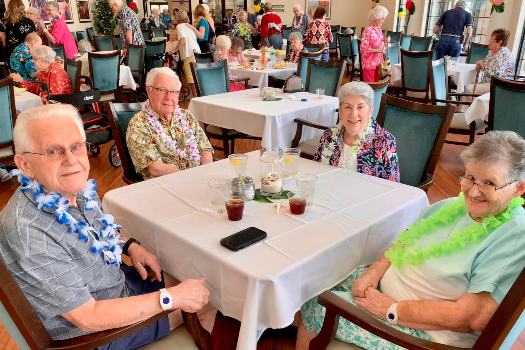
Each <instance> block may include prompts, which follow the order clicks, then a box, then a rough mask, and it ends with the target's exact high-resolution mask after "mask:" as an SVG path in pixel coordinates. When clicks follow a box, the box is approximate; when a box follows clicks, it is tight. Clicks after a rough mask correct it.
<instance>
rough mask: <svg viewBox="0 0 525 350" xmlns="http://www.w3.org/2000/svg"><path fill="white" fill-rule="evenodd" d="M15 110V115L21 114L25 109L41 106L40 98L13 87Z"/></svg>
mask: <svg viewBox="0 0 525 350" xmlns="http://www.w3.org/2000/svg"><path fill="white" fill-rule="evenodd" d="M14 90H15V108H16V113H17V114H18V113H21V112H23V111H25V110H26V109H29V108H32V107H39V106H42V105H43V103H42V99H41V98H40V96H38V95H35V94H33V93H31V92H29V91H26V90H25V89H24V88H18V87H15V88H14Z"/></svg>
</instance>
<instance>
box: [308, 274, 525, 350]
mask: <svg viewBox="0 0 525 350" xmlns="http://www.w3.org/2000/svg"><path fill="white" fill-rule="evenodd" d="M317 302H318V303H319V304H321V305H323V306H324V307H325V308H326V315H325V319H324V323H323V327H322V328H321V332H319V334H318V335H317V337H315V338H314V339H313V340H312V341H311V342H310V350H323V349H327V350H331V349H334V350H335V349H336V347H337V349H339V350H344V349H355V347H354V346H352V345H350V344H347V343H343V342H340V341H335V340H334V337H335V332H336V331H337V325H338V324H339V317H343V318H344V319H346V320H349V321H350V322H352V323H354V324H355V325H357V326H359V327H361V328H363V329H364V330H366V331H368V332H371V333H373V334H375V335H377V336H379V337H381V338H383V339H385V340H387V341H389V342H391V343H394V344H397V345H399V346H402V347H404V348H407V349H414V350H430V349H434V350H467V349H466V348H458V347H455V346H450V345H444V344H440V343H434V342H432V341H427V340H422V339H419V338H416V337H414V336H411V335H408V334H406V333H403V332H401V331H398V330H397V329H394V328H392V327H390V326H388V325H387V324H386V323H385V322H382V321H380V320H378V319H377V318H376V317H374V316H372V315H371V314H370V313H368V312H366V311H364V310H363V309H361V308H359V307H358V306H356V305H354V304H352V303H350V302H348V301H346V300H344V299H342V298H340V297H339V296H337V295H336V294H334V293H332V292H331V291H325V292H323V293H322V294H321V295H320V296H319V297H318V299H317ZM524 309H525V269H523V270H522V271H521V273H520V275H519V276H518V278H517V279H516V281H515V282H514V284H513V285H512V287H511V289H510V290H509V292H508V293H507V295H506V296H505V298H504V299H503V301H502V302H501V304H500V305H499V307H498V308H497V310H496V312H495V313H494V315H493V316H492V318H491V319H490V321H489V323H488V324H487V325H486V326H485V329H484V330H483V331H482V332H481V334H480V335H479V337H478V339H477V340H476V343H475V344H474V345H473V346H472V347H471V348H468V349H471V350H489V349H490V350H497V349H503V348H502V347H501V346H502V344H503V342H504V341H505V340H506V338H507V336H509V332H510V331H511V330H512V329H513V326H514V325H515V324H516V323H517V322H518V321H519V319H520V316H521V315H522V314H523V311H524ZM508 348H509V347H505V349H508Z"/></svg>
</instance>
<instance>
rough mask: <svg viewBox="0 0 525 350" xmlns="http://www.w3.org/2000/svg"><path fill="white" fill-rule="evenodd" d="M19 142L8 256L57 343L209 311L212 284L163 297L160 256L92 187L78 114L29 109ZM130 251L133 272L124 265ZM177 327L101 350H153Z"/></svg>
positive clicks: (1, 243) (6, 227)
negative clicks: (126, 233) (168, 313)
mask: <svg viewBox="0 0 525 350" xmlns="http://www.w3.org/2000/svg"><path fill="white" fill-rule="evenodd" d="M13 135H14V136H13V137H14V143H15V151H16V154H15V158H14V159H15V163H16V165H17V167H18V171H17V172H15V174H16V175H18V179H19V181H20V183H21V186H20V188H19V190H17V191H16V192H15V193H14V194H13V196H12V197H11V199H10V200H9V202H8V204H7V205H6V207H5V208H4V210H3V211H2V212H1V213H0V256H1V258H2V259H3V261H4V262H5V264H6V265H7V267H8V269H9V271H10V272H11V274H12V275H13V276H14V278H15V280H16V281H17V282H18V284H19V285H20V287H21V288H22V290H23V292H24V294H25V296H26V297H27V299H28V300H29V302H30V303H31V305H32V306H33V309H34V310H35V312H36V314H37V315H38V317H39V318H40V320H41V321H42V323H43V324H44V327H45V328H46V329H47V331H48V332H49V334H50V336H51V337H52V338H53V339H69V338H72V337H76V336H79V335H82V334H85V333H87V332H93V331H100V330H106V329H111V328H117V327H122V326H126V325H129V324H133V323H135V322H139V321H142V320H145V319H147V318H149V317H151V316H153V315H155V314H158V313H160V312H162V311H163V310H171V309H181V310H184V311H187V312H195V311H197V310H200V309H201V308H202V307H203V306H204V305H205V304H207V302H208V295H209V292H208V290H207V289H206V287H205V286H204V279H194V280H187V281H184V282H182V283H180V284H178V285H176V286H172V287H169V288H167V289H163V287H164V284H163V282H162V274H161V270H160V267H159V264H158V262H157V259H156V258H155V256H153V255H152V254H151V253H150V252H148V251H147V250H146V249H145V248H144V247H142V246H141V245H140V242H138V241H137V240H134V239H129V240H128V241H127V242H126V243H125V244H123V243H124V241H123V240H122V236H121V234H120V229H121V227H120V226H118V225H117V224H116V223H114V220H113V217H112V216H111V215H109V214H104V213H103V211H102V208H101V205H100V200H99V198H98V196H97V192H96V184H95V181H94V180H89V181H88V174H89V160H88V156H87V147H86V135H85V133H84V128H83V126H82V120H81V119H80V117H79V115H78V112H77V110H76V109H75V108H74V107H73V106H71V105H62V104H51V105H46V106H42V107H36V108H32V109H29V110H27V111H25V112H23V113H21V114H20V115H19V116H18V118H17V120H16V125H15V128H14V131H13ZM122 253H124V254H127V255H128V256H129V257H130V258H131V262H132V263H133V265H134V268H131V267H128V266H121V254H122ZM148 270H149V273H148ZM159 288H160V290H159ZM161 297H162V298H161ZM168 301H169V302H168ZM170 321H171V320H170ZM170 323H171V322H169V321H168V319H167V318H166V317H164V318H162V319H161V320H159V321H157V322H156V323H155V324H153V325H152V326H149V327H147V328H144V329H143V330H140V331H138V332H136V333H133V334H131V335H129V336H126V337H124V338H121V339H119V340H116V341H114V342H112V343H110V344H107V345H105V346H102V347H99V349H112V350H114V349H119V350H120V349H122V350H123V349H130V348H136V347H139V346H142V345H145V344H148V343H150V342H152V341H154V340H156V339H158V338H160V337H163V336H165V335H167V334H168V332H169V329H170Z"/></svg>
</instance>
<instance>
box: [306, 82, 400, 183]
mask: <svg viewBox="0 0 525 350" xmlns="http://www.w3.org/2000/svg"><path fill="white" fill-rule="evenodd" d="M337 97H338V98H339V119H340V122H339V124H338V125H337V126H335V127H334V128H331V129H328V130H326V131H325V132H324V133H323V135H322V136H321V140H320V141H319V146H318V148H317V152H316V153H315V155H314V160H316V161H320V162H321V163H325V164H330V165H333V166H338V167H342V168H347V169H349V170H353V171H357V172H360V173H363V174H367V175H372V176H377V177H380V178H383V179H387V180H391V181H396V182H399V163H398V158H397V153H396V139H395V137H394V136H393V135H392V134H390V133H389V132H388V131H386V130H385V129H383V128H382V127H381V126H379V125H378V124H377V123H376V121H375V120H374V119H373V118H372V112H373V109H374V91H373V90H372V88H371V87H370V86H369V85H368V84H365V83H362V82H350V83H347V84H345V85H343V86H342V87H341V88H340V89H339V91H338V93H337Z"/></svg>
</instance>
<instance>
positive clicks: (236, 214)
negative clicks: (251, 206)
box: [225, 196, 244, 221]
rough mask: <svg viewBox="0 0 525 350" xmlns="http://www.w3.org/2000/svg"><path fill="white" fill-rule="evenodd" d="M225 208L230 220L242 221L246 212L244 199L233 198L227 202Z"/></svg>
mask: <svg viewBox="0 0 525 350" xmlns="http://www.w3.org/2000/svg"><path fill="white" fill-rule="evenodd" d="M225 206H226V212H227V213H228V220H230V221H239V220H241V219H242V213H243V212H244V199H243V198H242V197H237V196H233V197H231V198H230V199H228V200H227V201H226V203H225Z"/></svg>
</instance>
